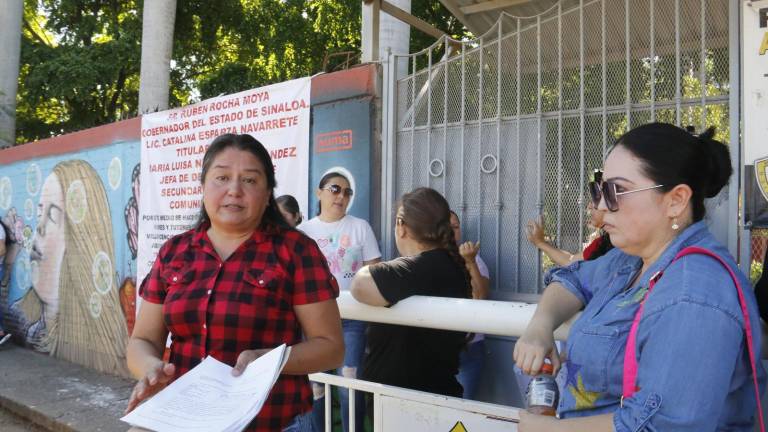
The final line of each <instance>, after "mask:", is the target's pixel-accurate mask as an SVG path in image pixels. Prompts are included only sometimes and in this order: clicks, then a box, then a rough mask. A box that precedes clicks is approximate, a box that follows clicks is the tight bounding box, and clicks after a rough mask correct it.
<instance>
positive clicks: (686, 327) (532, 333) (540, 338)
mask: <svg viewBox="0 0 768 432" xmlns="http://www.w3.org/2000/svg"><path fill="white" fill-rule="evenodd" d="M713 135H714V131H713V130H712V129H710V130H708V131H707V132H705V133H704V134H702V135H699V136H698V137H697V136H693V135H691V134H690V133H688V132H686V131H685V130H683V129H680V128H678V127H676V126H674V125H670V124H663V123H651V124H646V125H643V126H640V127H637V128H635V129H632V130H631V131H629V132H627V133H626V134H624V135H623V136H621V137H620V138H619V139H618V140H617V142H616V144H615V145H614V146H613V148H612V149H611V150H610V152H609V153H608V156H607V158H606V160H605V179H604V180H603V181H602V182H601V184H600V188H596V189H594V190H592V191H591V193H592V199H593V204H594V205H595V207H596V208H597V210H598V211H600V212H602V213H603V215H604V216H603V220H604V222H605V225H604V229H605V230H606V231H607V232H608V234H609V235H610V237H611V242H612V243H613V244H614V246H615V248H614V249H613V250H611V251H610V252H609V253H608V254H606V255H605V256H603V257H601V258H600V259H597V260H594V261H579V262H575V263H573V264H571V265H569V266H567V267H563V268H556V269H554V270H552V271H551V272H550V273H548V275H547V276H546V277H545V283H546V284H547V288H546V289H545V291H544V294H543V295H542V297H541V300H540V301H539V303H538V306H537V308H536V312H535V313H534V315H533V317H532V318H531V321H530V322H529V324H528V326H527V328H526V329H525V331H524V333H523V335H522V336H521V337H520V339H519V340H518V341H517V343H516V344H515V349H514V359H515V362H516V363H517V365H518V366H519V367H520V368H521V369H522V370H523V371H524V372H525V373H527V374H530V375H533V374H536V373H538V372H539V370H540V369H541V366H542V364H543V363H544V359H545V358H549V359H550V360H551V361H552V364H553V365H554V366H555V369H557V367H558V366H559V364H560V358H559V356H558V352H557V349H556V347H555V343H554V337H553V332H554V330H555V329H556V328H558V327H559V326H560V325H561V324H562V323H563V322H565V321H566V320H568V319H569V318H571V317H572V316H573V315H575V314H576V313H577V312H578V311H579V310H582V309H583V312H582V314H581V315H580V317H579V318H578V319H576V321H575V322H574V323H573V324H572V326H571V329H570V332H569V335H568V348H567V356H566V359H567V360H566V363H565V372H566V373H565V374H564V375H565V377H566V379H565V381H566V383H565V389H563V391H561V392H560V395H561V401H560V406H559V408H558V414H559V419H556V418H553V417H544V416H538V415H533V414H526V413H525V412H523V411H521V412H520V423H519V424H518V430H519V431H520V432H529V431H535V432H548V431H569V432H579V431H585V432H601V431H606V432H608V431H619V432H624V431H639V430H649V431H675V432H685V431H690V432H702V431H715V430H717V431H726V430H727V431H742V432H751V431H752V426H753V422H754V419H755V412H756V408H757V406H758V405H757V400H756V399H758V398H759V396H756V394H759V393H761V392H762V391H763V390H764V389H765V371H764V369H763V367H762V365H761V364H760V361H759V352H758V350H759V347H760V342H761V339H762V338H761V335H760V332H759V331H758V329H759V326H758V323H759V313H758V307H757V303H756V301H755V296H754V294H753V293H752V290H750V289H749V281H748V280H747V278H746V277H745V276H744V275H743V274H742V273H741V271H740V270H739V269H738V267H737V266H736V262H735V260H734V259H733V257H731V255H730V254H729V252H728V249H726V248H725V247H724V246H723V245H721V244H719V243H718V242H717V240H715V238H714V237H713V235H712V234H711V233H710V232H709V230H708V228H707V223H706V221H704V220H703V219H704V215H705V213H706V208H705V206H704V199H705V198H712V197H714V196H716V195H717V194H718V193H719V192H720V190H721V189H722V188H723V187H724V186H725V184H726V183H727V182H728V179H729V177H730V176H731V172H732V169H731V164H730V156H729V153H728V148H727V147H726V146H725V145H724V144H722V143H720V142H718V141H716V140H714V139H713ZM750 327H751V330H750ZM750 332H751V337H750Z"/></svg>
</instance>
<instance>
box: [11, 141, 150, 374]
mask: <svg viewBox="0 0 768 432" xmlns="http://www.w3.org/2000/svg"><path fill="white" fill-rule="evenodd" d="M138 145H139V143H138V142H116V143H113V144H110V145H107V146H103V147H98V148H92V149H87V150H83V151H80V152H75V153H71V154H67V155H64V156H52V157H46V158H36V159H32V160H28V161H17V162H14V163H12V164H8V165H4V166H2V168H0V216H1V217H0V220H2V222H3V224H4V225H5V226H6V227H7V231H8V236H9V239H10V244H9V248H8V253H7V256H6V263H5V265H6V272H5V276H4V280H3V281H2V282H1V285H0V308H2V312H3V313H2V316H3V320H4V323H3V324H4V326H5V329H6V330H7V331H10V332H12V333H13V335H14V337H15V340H17V341H19V342H22V343H24V344H25V345H26V346H28V347H31V348H33V349H35V350H38V351H42V352H47V353H50V355H52V356H55V357H58V358H62V359H66V360H69V361H72V362H75V363H79V364H82V365H85V366H87V367H91V368H94V369H97V370H101V371H105V372H110V373H117V374H123V375H124V374H127V368H126V364H125V346H126V343H127V341H128V335H129V334H130V331H131V330H132V327H133V322H134V318H135V309H136V300H135V299H136V283H135V280H134V277H135V276H134V275H135V270H136V268H135V265H136V261H135V260H136V234H135V233H136V230H137V228H136V227H137V222H138V221H137V220H136V218H137V214H138V212H137V206H136V203H137V202H138V172H139V166H138V159H139V150H138Z"/></svg>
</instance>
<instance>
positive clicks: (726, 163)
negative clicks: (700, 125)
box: [699, 126, 733, 198]
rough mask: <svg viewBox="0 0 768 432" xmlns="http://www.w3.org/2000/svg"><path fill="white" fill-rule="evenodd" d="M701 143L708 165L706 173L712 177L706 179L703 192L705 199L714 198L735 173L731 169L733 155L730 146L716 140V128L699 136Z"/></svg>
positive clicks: (708, 129) (711, 128)
mask: <svg viewBox="0 0 768 432" xmlns="http://www.w3.org/2000/svg"><path fill="white" fill-rule="evenodd" d="M699 141H701V143H702V144H703V148H702V150H703V151H704V152H705V154H704V160H705V163H706V166H705V167H702V168H706V171H705V172H708V173H709V174H710V175H709V176H707V177H705V180H704V184H703V185H702V192H704V197H705V198H712V197H714V196H716V195H717V194H718V193H720V190H722V189H723V187H724V186H725V185H726V184H728V179H729V178H730V177H731V174H732V173H733V168H732V167H731V154H730V152H729V150H728V146H726V145H725V144H723V143H721V142H720V141H717V140H716V139H715V128H714V126H711V127H709V128H707V130H705V131H704V132H702V133H701V134H699Z"/></svg>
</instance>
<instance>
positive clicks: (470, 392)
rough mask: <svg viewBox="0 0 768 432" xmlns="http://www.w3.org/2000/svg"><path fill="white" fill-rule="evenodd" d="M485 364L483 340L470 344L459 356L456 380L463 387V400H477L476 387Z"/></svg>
mask: <svg viewBox="0 0 768 432" xmlns="http://www.w3.org/2000/svg"><path fill="white" fill-rule="evenodd" d="M484 364H485V339H481V340H479V341H477V342H472V343H470V344H468V345H467V347H466V349H464V350H462V351H461V355H460V356H459V373H458V374H457V375H456V379H457V380H458V381H459V384H461V386H462V387H464V399H472V400H476V399H477V387H478V386H479V385H480V377H481V376H482V374H483V366H484Z"/></svg>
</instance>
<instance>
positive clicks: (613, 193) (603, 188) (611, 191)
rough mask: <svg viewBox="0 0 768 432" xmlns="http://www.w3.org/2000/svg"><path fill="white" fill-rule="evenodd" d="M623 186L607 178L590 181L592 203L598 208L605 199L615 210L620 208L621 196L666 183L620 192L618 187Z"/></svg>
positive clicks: (610, 208)
mask: <svg viewBox="0 0 768 432" xmlns="http://www.w3.org/2000/svg"><path fill="white" fill-rule="evenodd" d="M620 187H621V186H619V185H617V184H616V183H614V182H612V181H610V180H606V181H604V182H600V183H598V182H593V181H592V182H589V197H590V198H591V199H592V205H593V206H594V207H595V208H597V207H598V206H599V205H600V201H601V200H602V199H605V206H606V207H607V208H608V210H609V211H612V212H615V211H618V210H619V196H621V195H626V194H631V193H635V192H642V191H647V190H651V189H657V188H660V187H664V185H656V186H649V187H646V188H640V189H633V190H629V191H621V192H619V191H618V189H617V188H620Z"/></svg>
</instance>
